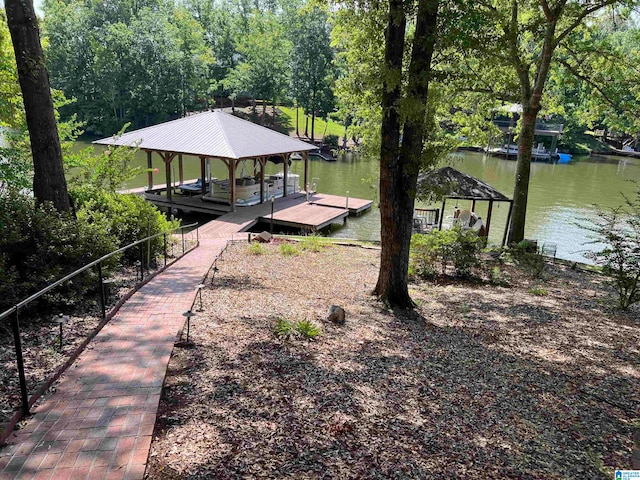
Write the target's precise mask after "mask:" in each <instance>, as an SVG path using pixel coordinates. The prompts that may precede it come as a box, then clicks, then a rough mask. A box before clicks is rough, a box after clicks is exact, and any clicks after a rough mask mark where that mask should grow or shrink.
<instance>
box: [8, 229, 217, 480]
mask: <svg viewBox="0 0 640 480" xmlns="http://www.w3.org/2000/svg"><path fill="white" fill-rule="evenodd" d="M226 244H227V240H225V239H216V240H212V239H203V240H201V242H200V246H199V247H198V248H196V249H195V250H193V251H192V252H190V253H188V254H187V255H185V256H184V257H183V258H182V259H180V260H179V261H177V262H176V263H175V264H174V265H172V266H171V267H169V268H167V270H165V271H164V272H163V273H161V274H160V275H158V276H157V277H155V278H153V279H152V280H151V281H150V282H149V283H147V284H146V285H145V286H143V287H142V288H141V289H140V290H139V291H138V292H136V293H135V294H134V295H133V296H132V297H131V299H129V301H127V302H126V303H125V304H124V305H123V306H122V307H121V308H120V310H119V311H118V313H117V314H116V316H115V317H114V318H113V319H112V320H111V321H110V322H109V323H107V325H106V326H105V327H104V328H103V329H102V330H101V331H100V333H99V334H98V335H97V336H96V337H95V339H94V340H93V341H92V342H91V343H90V344H89V345H88V346H87V349H86V350H85V351H84V352H83V353H82V354H81V355H80V357H79V358H78V360H77V361H76V362H75V363H74V364H73V365H72V366H71V367H69V369H68V370H67V371H66V372H65V374H64V375H63V377H62V380H61V381H59V382H58V383H57V384H55V393H53V394H51V395H50V396H48V397H47V398H46V399H44V401H42V402H41V404H40V405H38V406H37V407H34V408H33V412H34V415H33V416H32V417H31V418H29V419H28V420H27V421H26V425H25V427H24V428H22V429H20V430H17V431H15V432H14V433H13V434H12V435H11V436H10V437H9V439H8V440H7V443H8V445H7V446H6V447H4V448H2V449H0V479H2V480H5V479H7V480H8V479H14V478H19V479H23V478H24V479H47V480H53V479H62V480H68V479H74V480H76V479H102V480H104V479H142V478H143V476H144V471H145V468H146V463H147V457H148V455H149V448H150V445H151V436H152V434H153V428H154V425H155V421H156V413H157V409H158V404H159V402H160V394H161V391H162V384H163V381H164V376H165V372H166V369H167V365H168V363H169V358H170V356H171V351H172V350H173V346H174V342H175V340H176V334H177V333H178V331H179V330H180V328H181V327H182V326H183V325H184V321H185V318H184V317H183V316H182V313H183V312H185V311H186V310H188V309H190V308H191V306H192V303H193V300H194V298H195V295H196V291H197V285H198V284H199V283H200V282H202V279H203V277H204V276H205V275H206V274H207V272H208V270H209V268H210V266H211V265H212V264H213V262H214V261H215V259H216V258H217V256H218V255H220V253H221V252H222V250H223V249H224V247H225V246H226Z"/></svg>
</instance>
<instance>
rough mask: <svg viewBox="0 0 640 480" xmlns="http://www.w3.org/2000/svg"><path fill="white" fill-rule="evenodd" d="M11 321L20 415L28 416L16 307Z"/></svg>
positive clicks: (27, 398)
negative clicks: (18, 380) (18, 381)
mask: <svg viewBox="0 0 640 480" xmlns="http://www.w3.org/2000/svg"><path fill="white" fill-rule="evenodd" d="M11 318H12V321H11V329H12V330H13V343H14V344H15V347H16V363H17V364H18V377H19V378H20V396H21V398H22V414H23V415H29V392H28V391H27V379H26V377H25V375H24V360H23V358H22V342H21V341H20V321H19V319H18V307H16V312H15V315H13V316H12V317H11Z"/></svg>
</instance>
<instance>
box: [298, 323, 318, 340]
mask: <svg viewBox="0 0 640 480" xmlns="http://www.w3.org/2000/svg"><path fill="white" fill-rule="evenodd" d="M294 328H295V330H296V332H297V333H298V335H300V336H302V337H304V338H306V339H309V340H311V339H314V338H316V337H319V336H320V335H321V334H322V332H321V331H320V327H318V326H317V325H316V324H315V323H313V322H312V321H310V320H298V321H297V322H296V323H295V325H294Z"/></svg>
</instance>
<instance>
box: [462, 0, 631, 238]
mask: <svg viewBox="0 0 640 480" xmlns="http://www.w3.org/2000/svg"><path fill="white" fill-rule="evenodd" d="M632 3H634V2H633V0H535V1H531V0H509V1H505V0H478V1H477V2H475V3H474V6H473V7H472V8H470V9H469V11H468V12H466V13H463V14H465V15H467V16H468V18H471V17H472V16H474V15H475V16H476V19H477V18H482V19H483V20H482V21H483V22H484V28H481V29H478V30H477V32H480V34H479V35H477V36H476V38H475V39H474V41H471V42H470V43H469V44H468V45H473V48H474V49H475V50H476V52H475V55H477V57H479V58H481V59H483V60H482V61H481V62H479V63H478V67H479V68H478V72H477V74H478V75H479V76H480V77H484V82H485V84H487V85H489V84H492V85H494V89H493V90H494V92H495V91H497V90H500V88H495V83H496V82H495V81H494V80H493V79H492V78H491V77H492V76H495V72H496V71H500V70H504V71H506V72H508V73H509V74H510V75H512V77H513V79H514V80H515V81H516V82H515V83H516V85H517V89H518V90H517V98H518V100H519V103H520V104H521V105H522V116H521V119H520V123H519V132H518V161H517V166H516V176H515V186H514V193H513V200H514V203H513V215H512V217H511V224H510V226H509V241H510V242H518V241H520V240H522V239H523V238H524V232H525V223H526V210H527V198H528V191H529V178H530V172H531V158H532V148H533V141H534V135H535V127H536V120H537V118H538V114H539V113H540V111H541V109H542V108H543V100H544V98H545V88H546V85H547V81H548V79H549V75H550V72H551V70H552V68H553V67H554V65H555V64H556V60H557V54H558V51H559V50H562V49H564V48H566V46H567V44H568V43H569V41H570V39H571V35H572V33H573V32H575V31H576V29H577V28H579V27H581V26H582V25H584V24H585V23H586V22H587V21H588V20H589V19H592V18H593V17H594V16H595V15H596V14H597V13H598V12H600V11H601V10H603V9H604V8H606V7H610V6H620V5H623V4H632ZM474 33H475V32H474ZM466 54H467V55H470V54H472V52H471V51H470V50H467V52H466ZM514 93H515V92H514Z"/></svg>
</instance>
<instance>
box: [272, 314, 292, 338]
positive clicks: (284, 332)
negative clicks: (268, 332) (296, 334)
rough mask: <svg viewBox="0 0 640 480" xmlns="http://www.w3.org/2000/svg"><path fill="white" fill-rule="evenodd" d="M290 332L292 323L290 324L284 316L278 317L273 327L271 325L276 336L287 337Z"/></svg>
mask: <svg viewBox="0 0 640 480" xmlns="http://www.w3.org/2000/svg"><path fill="white" fill-rule="evenodd" d="M292 332H293V325H291V322H289V321H288V320H286V319H284V318H280V317H278V320H277V321H276V325H275V327H273V333H275V334H276V335H277V336H278V337H284V338H289V336H290V335H291V333H292Z"/></svg>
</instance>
